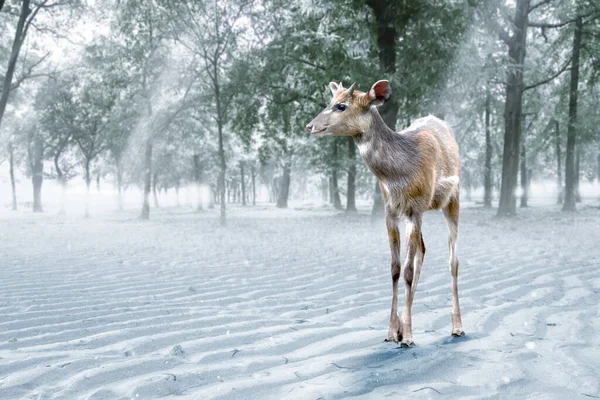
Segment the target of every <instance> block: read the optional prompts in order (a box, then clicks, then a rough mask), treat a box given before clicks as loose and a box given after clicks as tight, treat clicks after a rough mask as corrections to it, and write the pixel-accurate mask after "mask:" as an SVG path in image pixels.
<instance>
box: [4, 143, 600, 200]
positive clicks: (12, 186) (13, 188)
mask: <svg viewBox="0 0 600 400" xmlns="http://www.w3.org/2000/svg"><path fill="white" fill-rule="evenodd" d="M8 154H9V170H8V172H9V174H10V189H11V194H12V210H13V211H17V185H16V182H15V150H14V148H13V146H12V144H11V143H9V144H8ZM598 160H599V162H600V156H599V158H598Z"/></svg>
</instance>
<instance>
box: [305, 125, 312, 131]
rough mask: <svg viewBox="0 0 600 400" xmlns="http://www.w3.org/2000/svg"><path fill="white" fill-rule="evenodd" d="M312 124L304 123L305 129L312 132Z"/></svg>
mask: <svg viewBox="0 0 600 400" xmlns="http://www.w3.org/2000/svg"><path fill="white" fill-rule="evenodd" d="M312 129H313V126H312V125H311V124H308V125H306V130H307V131H308V132H312Z"/></svg>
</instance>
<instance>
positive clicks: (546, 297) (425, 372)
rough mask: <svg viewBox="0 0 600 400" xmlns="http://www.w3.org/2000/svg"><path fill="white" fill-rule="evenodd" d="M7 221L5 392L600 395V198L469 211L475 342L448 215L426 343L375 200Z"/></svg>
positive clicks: (437, 218) (437, 247)
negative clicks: (599, 204) (404, 329)
mask: <svg viewBox="0 0 600 400" xmlns="http://www.w3.org/2000/svg"><path fill="white" fill-rule="evenodd" d="M1 217H2V218H1V220H2V221H1V222H0V399H153V398H163V397H165V398H182V399H212V398H219V399H284V398H285V399H287V398H289V399H338V398H360V399H367V398H369V399H371V398H373V399H381V398H391V399H402V398H410V399H418V398H434V399H437V398H462V399H481V398H507V399H517V398H518V399H523V398H531V399H547V398H556V399H565V398H569V399H575V398H582V399H585V398H600V372H599V371H600V210H599V209H597V208H593V207H586V208H584V209H583V210H582V211H580V212H578V213H576V214H563V213H560V212H559V211H558V208H556V207H553V206H545V207H537V208H532V209H528V210H525V211H522V212H521V215H520V216H519V217H518V218H517V219H514V220H504V219H496V218H494V217H493V211H484V210H482V209H478V208H475V207H473V208H464V209H463V212H462V216H461V227H460V234H459V247H458V248H459V257H460V263H461V264H460V278H459V291H460V296H461V297H460V298H461V308H462V312H463V324H464V327H465V331H466V333H467V336H466V337H464V338H459V339H452V338H451V337H450V328H451V320H450V299H451V293H450V277H449V272H448V262H447V258H448V254H447V245H446V240H447V239H446V226H445V222H444V219H443V217H442V215H441V213H428V214H427V215H426V218H425V223H424V239H425V243H426V246H427V253H426V256H425V263H424V266H423V272H422V275H421V279H420V282H419V288H418V290H417V294H416V299H415V306H414V309H413V334H414V340H415V342H416V344H417V346H416V347H414V348H410V349H400V348H398V346H397V345H396V344H391V343H384V342H383V339H384V338H385V337H386V335H387V328H388V326H387V323H388V318H389V308H390V302H391V279H390V272H389V265H390V256H389V250H388V244H387V238H386V233H385V228H384V224H383V223H378V224H375V225H371V224H370V222H369V218H368V217H367V216H366V215H359V216H354V217H346V216H344V215H340V214H336V213H335V212H333V211H331V210H324V209H318V208H314V209H307V210H285V211H280V210H278V211H275V210H274V209H272V208H266V207H262V208H261V207H259V208H256V209H253V210H242V209H241V208H236V209H234V210H233V211H232V213H231V218H230V221H229V225H228V226H227V227H226V228H220V227H219V226H218V225H217V217H216V212H215V211H212V210H211V211H205V212H204V213H196V212H192V211H190V210H189V209H184V208H179V209H176V208H172V209H161V210H157V211H156V212H154V213H153V216H152V217H153V220H152V221H149V222H142V221H138V220H136V219H135V218H134V217H135V216H134V214H130V213H122V214H106V215H97V216H94V217H93V218H92V219H89V220H84V219H81V218H76V217H65V216H58V215H52V214H46V215H41V216H39V215H32V214H30V213H18V214H9V213H8V212H4V211H3V214H2V215H1ZM403 244H404V243H403ZM401 298H403V296H401ZM400 308H401V307H400Z"/></svg>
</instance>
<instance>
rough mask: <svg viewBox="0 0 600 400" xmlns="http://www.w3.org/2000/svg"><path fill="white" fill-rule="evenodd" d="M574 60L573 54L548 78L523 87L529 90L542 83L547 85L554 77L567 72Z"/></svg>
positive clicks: (524, 89)
mask: <svg viewBox="0 0 600 400" xmlns="http://www.w3.org/2000/svg"><path fill="white" fill-rule="evenodd" d="M572 60H573V56H572V55H571V57H570V58H569V59H568V60H567V62H565V64H564V65H563V66H562V67H561V68H560V69H559V70H558V71H556V73H554V74H552V75H551V76H550V77H548V78H546V79H544V80H542V81H539V82H536V83H534V84H531V85H527V86H525V87H524V88H523V91H526V90H529V89H533V88H536V87H538V86H541V85H545V84H546V83H548V82H550V81H551V80H553V79H554V78H557V77H558V76H559V75H561V74H562V73H563V72H565V71H566V70H568V69H570V68H569V65H571V61H572Z"/></svg>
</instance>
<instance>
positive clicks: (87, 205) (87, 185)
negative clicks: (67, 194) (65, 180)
mask: <svg viewBox="0 0 600 400" xmlns="http://www.w3.org/2000/svg"><path fill="white" fill-rule="evenodd" d="M90 162H91V160H90V159H88V158H86V159H85V214H84V217H85V218H89V217H90V186H91V185H92V175H91V174H90Z"/></svg>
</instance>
